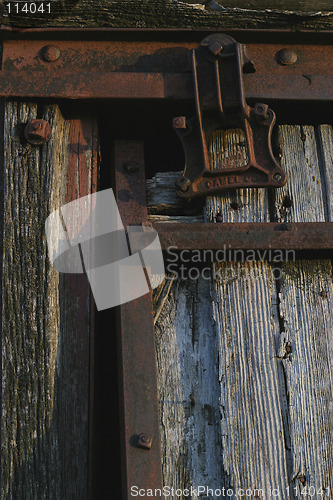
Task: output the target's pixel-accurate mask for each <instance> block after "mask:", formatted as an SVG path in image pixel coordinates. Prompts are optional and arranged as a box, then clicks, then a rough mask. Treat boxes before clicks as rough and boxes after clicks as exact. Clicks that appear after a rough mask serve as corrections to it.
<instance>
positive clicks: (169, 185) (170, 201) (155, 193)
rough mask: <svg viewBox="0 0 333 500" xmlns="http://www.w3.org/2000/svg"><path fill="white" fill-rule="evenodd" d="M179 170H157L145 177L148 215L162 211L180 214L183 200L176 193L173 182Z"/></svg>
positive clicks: (183, 203) (179, 174) (182, 209)
mask: <svg viewBox="0 0 333 500" xmlns="http://www.w3.org/2000/svg"><path fill="white" fill-rule="evenodd" d="M181 174H182V173H181V172H158V173H157V174H155V175H154V177H153V178H152V179H147V206H148V213H149V215H152V214H158V215H161V214H163V213H165V214H167V215H172V214H177V215H180V214H181V213H183V212H184V207H185V206H186V204H185V202H184V201H183V200H182V199H181V198H180V197H179V196H177V194H176V189H175V182H176V180H177V179H178V178H179V177H180V176H181Z"/></svg>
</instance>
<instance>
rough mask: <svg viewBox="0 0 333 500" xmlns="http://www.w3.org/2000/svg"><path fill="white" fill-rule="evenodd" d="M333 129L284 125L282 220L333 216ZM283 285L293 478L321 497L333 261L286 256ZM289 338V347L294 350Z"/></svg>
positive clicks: (327, 440)
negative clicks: (330, 190) (330, 192)
mask: <svg viewBox="0 0 333 500" xmlns="http://www.w3.org/2000/svg"><path fill="white" fill-rule="evenodd" d="M331 132H332V130H331V127H328V126H321V127H319V128H318V129H315V128H314V127H310V126H308V127H297V126H283V127H280V130H279V137H280V145H281V150H282V164H283V166H284V168H285V169H286V171H287V173H288V175H289V178H290V180H289V183H288V184H287V187H284V188H283V190H280V192H279V193H277V196H276V201H277V203H276V210H277V214H276V215H277V217H278V218H280V220H289V221H295V222H305V221H310V222H311V221H312V222H314V221H325V220H326V221H327V220H329V219H330V218H331V217H332V211H333V208H332V205H331V202H330V198H327V196H326V181H327V178H328V177H327V174H328V172H330V171H331V168H332V164H331V163H329V162H328V159H329V154H330V149H331V143H330V140H327V139H329V138H330V134H331ZM325 134H326V135H325ZM327 135H328V137H326V136H327ZM318 137H321V141H318ZM323 139H324V140H323ZM323 151H324V155H323V154H322V153H323ZM328 175H329V174H328ZM288 186H289V188H288ZM328 187H329V186H328ZM287 190H288V191H287ZM283 196H287V197H288V202H287V205H288V206H287V207H284V208H285V209H286V212H284V213H283V214H282V215H281V200H283ZM282 208H283V201H282ZM278 287H279V314H280V325H281V335H280V346H279V348H278V355H279V358H280V360H281V361H280V362H281V363H282V366H283V370H284V379H285V387H286V394H287V398H288V401H287V405H288V426H289V436H290V445H289V446H290V450H289V451H290V460H291V462H290V470H289V480H290V481H291V485H292V486H293V487H294V488H298V491H302V492H303V494H302V496H303V497H304V498H311V493H310V492H311V491H312V492H313V491H314V490H315V492H316V495H315V496H316V497H317V498H319V497H320V498H328V496H329V494H330V491H332V487H333V483H332V474H331V472H329V471H332V464H333V455H332V450H333V446H332V443H333V418H332V411H333V408H332V397H333V384H332V373H333V370H332V368H333V367H332V350H333V341H332V336H331V335H329V334H328V332H330V331H332V324H333V310H332V307H331V300H330V299H331V297H332V295H333V281H332V265H331V261H312V262H307V261H299V262H297V263H293V262H289V263H286V264H284V265H283V266H282V270H281V279H280V280H279V283H278ZM286 345H289V346H290V348H289V350H290V352H289V353H288V354H287V355H286V354H285V346H286ZM302 478H304V479H305V482H301V481H300V479H302ZM304 487H305V489H304ZM310 488H311V490H310ZM318 491H322V492H323V495H320V494H318Z"/></svg>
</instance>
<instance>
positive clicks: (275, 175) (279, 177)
mask: <svg viewBox="0 0 333 500" xmlns="http://www.w3.org/2000/svg"><path fill="white" fill-rule="evenodd" d="M281 179H282V175H281V174H274V175H273V180H274V181H276V182H279V181H280V180H281Z"/></svg>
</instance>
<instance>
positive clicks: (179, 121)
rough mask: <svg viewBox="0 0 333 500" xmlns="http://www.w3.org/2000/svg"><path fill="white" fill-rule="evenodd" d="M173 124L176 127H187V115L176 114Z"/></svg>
mask: <svg viewBox="0 0 333 500" xmlns="http://www.w3.org/2000/svg"><path fill="white" fill-rule="evenodd" d="M172 125H173V128H174V129H176V130H177V129H186V116H176V118H174V119H173V120H172Z"/></svg>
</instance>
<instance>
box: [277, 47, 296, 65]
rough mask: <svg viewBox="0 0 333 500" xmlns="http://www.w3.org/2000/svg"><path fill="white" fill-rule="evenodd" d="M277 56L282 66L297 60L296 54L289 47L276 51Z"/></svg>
mask: <svg viewBox="0 0 333 500" xmlns="http://www.w3.org/2000/svg"><path fill="white" fill-rule="evenodd" d="M277 58H278V61H279V63H280V64H282V65H283V66H291V65H292V64H295V62H296V61H297V54H296V52H295V51H294V50H291V49H282V50H279V52H278V53H277Z"/></svg>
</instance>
